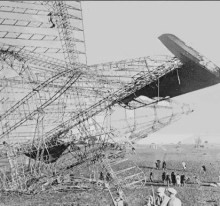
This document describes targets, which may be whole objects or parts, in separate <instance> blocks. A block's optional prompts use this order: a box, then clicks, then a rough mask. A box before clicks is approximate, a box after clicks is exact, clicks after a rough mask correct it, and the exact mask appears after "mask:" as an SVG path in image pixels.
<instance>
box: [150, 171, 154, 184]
mask: <svg viewBox="0 0 220 206" xmlns="http://www.w3.org/2000/svg"><path fill="white" fill-rule="evenodd" d="M153 176H154V174H153V172H152V171H151V172H150V182H153V178H154V177H153Z"/></svg>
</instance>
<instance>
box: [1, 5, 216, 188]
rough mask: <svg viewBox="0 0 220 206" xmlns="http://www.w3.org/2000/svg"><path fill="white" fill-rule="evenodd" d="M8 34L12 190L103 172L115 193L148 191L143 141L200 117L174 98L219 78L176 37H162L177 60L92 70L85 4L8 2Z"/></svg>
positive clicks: (5, 74) (4, 40)
mask: <svg viewBox="0 0 220 206" xmlns="http://www.w3.org/2000/svg"><path fill="white" fill-rule="evenodd" d="M0 28H1V29H0V61H1V67H0V78H1V83H0V107H1V109H0V138H1V139H0V140H1V144H2V151H5V152H2V154H1V156H2V158H3V157H5V158H8V161H9V164H8V166H7V167H5V168H4V170H3V169H2V170H1V173H2V175H1V181H2V184H1V185H2V187H3V188H2V189H4V190H21V191H24V190H25V191H27V190H29V189H30V185H31V184H30V182H31V180H33V179H35V182H37V181H38V182H39V181H40V178H45V177H46V178H47V184H49V183H48V179H49V180H50V181H51V182H52V180H54V179H56V181H57V182H58V184H59V183H60V184H61V183H63V182H65V181H73V180H71V178H72V179H73V177H74V178H75V180H76V177H77V178H81V180H82V179H83V180H84V181H85V182H86V181H87V180H91V179H94V176H96V175H97V174H99V173H100V172H101V171H105V172H106V174H108V177H109V189H112V188H119V189H122V188H123V187H137V186H141V185H144V183H145V180H146V177H145V174H144V172H143V171H142V170H141V168H139V167H138V165H136V164H135V163H134V162H133V161H132V160H131V159H132V158H130V156H132V154H133V153H134V152H135V148H134V144H135V142H136V141H138V140H140V139H142V138H146V137H147V136H148V135H149V134H150V133H153V132H155V131H157V130H159V129H161V128H163V127H165V126H167V125H169V124H171V123H172V122H174V121H176V120H178V119H180V118H181V116H183V115H185V114H189V113H191V112H192V109H191V108H190V106H189V105H188V104H181V103H178V102H176V101H174V100H172V98H173V97H176V96H178V95H183V94H186V93H188V92H192V91H195V90H198V89H202V88H205V87H208V86H212V85H214V84H218V83H219V82H220V78H219V76H220V69H219V67H218V66H216V65H215V64H214V63H212V62H211V61H209V60H207V59H206V58H205V57H204V56H202V55H201V54H200V53H198V52H197V51H195V50H194V49H192V48H191V47H189V46H187V45H186V44H185V43H184V42H183V41H181V40H180V39H179V38H177V37H176V36H174V35H172V34H163V35H161V36H160V37H159V40H160V41H161V42H162V43H163V44H164V45H165V46H166V47H167V48H168V49H169V50H170V51H171V52H172V53H173V54H174V56H175V57H172V56H147V57H141V58H136V59H127V60H122V61H117V62H109V63H102V64H96V65H88V64H87V60H86V49H85V48H86V47H85V38H84V28H83V17H82V8H81V3H80V2H79V1H1V2H0ZM86 169H87V170H89V173H87V174H90V175H89V176H88V175H87V174H85V171H86ZM110 177H111V178H110ZM51 179H52V180H51ZM78 185H80V184H78ZM100 185H101V184H100ZM44 189H45V188H44Z"/></svg>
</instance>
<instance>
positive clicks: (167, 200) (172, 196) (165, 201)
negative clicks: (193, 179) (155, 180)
mask: <svg viewBox="0 0 220 206" xmlns="http://www.w3.org/2000/svg"><path fill="white" fill-rule="evenodd" d="M165 192H167V194H166V193H165ZM176 194H177V191H176V190H175V189H174V188H167V189H165V188H164V187H159V188H158V189H157V191H156V197H155V198H154V197H153V196H148V197H147V199H146V203H145V205H144V206H181V205H182V203H181V200H180V199H179V198H177V197H176Z"/></svg>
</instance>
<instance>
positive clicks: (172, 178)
mask: <svg viewBox="0 0 220 206" xmlns="http://www.w3.org/2000/svg"><path fill="white" fill-rule="evenodd" d="M171 182H172V185H174V186H175V185H176V175H175V173H174V172H172V173H171Z"/></svg>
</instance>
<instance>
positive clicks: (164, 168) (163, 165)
mask: <svg viewBox="0 0 220 206" xmlns="http://www.w3.org/2000/svg"><path fill="white" fill-rule="evenodd" d="M166 167H167V164H166V162H165V160H164V161H163V163H162V169H163V170H166Z"/></svg>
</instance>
